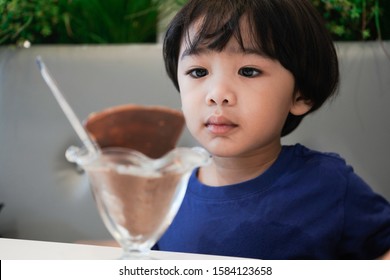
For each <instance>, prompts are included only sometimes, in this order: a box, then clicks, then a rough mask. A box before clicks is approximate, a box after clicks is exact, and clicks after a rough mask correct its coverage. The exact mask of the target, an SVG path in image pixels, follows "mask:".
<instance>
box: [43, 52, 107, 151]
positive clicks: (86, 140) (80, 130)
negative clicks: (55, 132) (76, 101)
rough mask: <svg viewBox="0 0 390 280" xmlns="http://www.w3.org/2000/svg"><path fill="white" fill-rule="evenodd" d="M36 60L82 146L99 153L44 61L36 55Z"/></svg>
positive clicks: (97, 147)
mask: <svg viewBox="0 0 390 280" xmlns="http://www.w3.org/2000/svg"><path fill="white" fill-rule="evenodd" d="M36 62H37V64H38V66H39V70H40V72H41V75H42V77H43V79H44V80H45V82H46V84H47V85H48V86H49V88H50V90H51V92H52V93H53V95H54V97H55V98H56V99H57V102H58V104H59V105H60V106H61V108H62V110H63V111H64V113H65V115H66V117H67V118H68V120H69V122H70V124H71V125H72V127H73V129H74V130H75V131H76V133H77V135H78V136H79V137H80V139H81V141H82V142H83V144H84V146H85V147H86V149H87V150H88V152H89V154H90V155H91V156H92V155H97V154H99V153H100V148H99V146H98V145H97V143H96V142H95V141H93V140H92V139H91V137H90V136H89V134H88V132H87V131H86V130H85V129H84V127H83V125H82V124H81V122H80V120H79V119H78V118H77V116H76V114H75V113H74V111H73V109H72V107H70V105H69V103H68V102H67V101H66V99H65V97H64V95H63V94H62V93H61V91H60V90H59V88H58V86H57V84H56V82H55V80H54V79H53V78H52V76H51V75H50V73H49V71H48V69H47V67H46V65H45V63H43V61H42V58H41V57H40V56H37V57H36Z"/></svg>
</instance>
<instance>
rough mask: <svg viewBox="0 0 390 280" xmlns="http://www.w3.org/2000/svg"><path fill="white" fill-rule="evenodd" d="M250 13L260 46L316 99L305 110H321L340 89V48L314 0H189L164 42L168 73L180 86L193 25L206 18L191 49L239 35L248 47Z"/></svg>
mask: <svg viewBox="0 0 390 280" xmlns="http://www.w3.org/2000/svg"><path fill="white" fill-rule="evenodd" d="M242 16H246V19H247V21H248V23H249V26H250V27H251V28H252V30H251V37H252V41H253V44H254V46H255V47H256V49H258V50H259V51H260V52H261V53H262V54H264V55H265V56H266V57H268V58H271V59H275V60H278V61H279V62H280V63H281V65H283V67H284V68H286V69H287V70H289V71H290V72H291V73H292V75H293V76H294V79H295V89H296V91H299V92H300V93H301V95H302V98H304V99H305V100H307V101H309V102H311V104H312V108H311V109H310V111H309V112H308V113H306V114H305V115H307V114H309V113H311V112H313V111H315V110H317V109H318V108H320V107H321V106H322V104H323V103H324V102H325V101H326V100H327V99H328V98H329V97H330V96H332V95H334V93H335V92H336V90H337V86H338V82H339V68H338V59H337V54H336V50H335V47H334V44H333V41H332V38H331V35H330V34H329V32H328V30H327V29H326V28H325V25H324V22H323V20H322V17H321V16H320V15H319V13H318V12H317V10H316V9H315V8H314V7H313V6H312V4H311V3H310V2H309V1H308V0H189V1H188V2H187V4H186V5H185V6H184V7H183V8H182V9H181V10H180V11H179V12H178V13H177V14H176V16H175V17H174V18H173V20H172V21H171V23H170V25H169V27H168V29H167V32H166V35H165V38H164V43H163V57H164V62H165V67H166V70H167V73H168V76H169V77H170V79H171V80H172V81H173V83H174V85H175V87H176V88H177V90H179V91H180V89H179V84H178V78H177V67H178V59H179V52H180V46H181V43H182V40H183V39H187V38H188V30H189V28H190V26H191V25H192V24H193V23H194V22H195V21H197V20H200V21H201V25H200V28H199V31H198V32H197V34H196V36H195V38H193V39H192V41H191V42H187V43H189V44H190V51H191V49H192V50H195V49H196V48H197V47H198V45H199V44H206V45H207V48H209V49H212V50H216V51H222V50H223V49H224V47H225V46H226V44H227V43H228V41H229V40H230V38H231V37H232V36H234V38H235V39H236V40H237V42H238V43H239V44H240V46H241V48H242V49H243V50H245V46H244V44H243V41H242V38H241V33H240V19H241V18H242ZM305 115H300V116H295V115H292V114H291V113H290V114H289V115H288V117H287V119H286V122H285V124H284V127H283V129H282V133H281V136H285V135H287V134H289V133H290V132H292V131H293V130H294V129H295V128H296V127H297V126H298V125H299V123H300V122H301V121H302V119H303V117H304V116H305Z"/></svg>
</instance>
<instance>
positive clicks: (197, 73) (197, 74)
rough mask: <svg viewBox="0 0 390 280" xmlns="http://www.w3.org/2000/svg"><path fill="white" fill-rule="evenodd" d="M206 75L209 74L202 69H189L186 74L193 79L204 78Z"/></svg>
mask: <svg viewBox="0 0 390 280" xmlns="http://www.w3.org/2000/svg"><path fill="white" fill-rule="evenodd" d="M208 73H209V72H208V71H207V70H206V69H204V68H196V69H191V70H190V71H188V72H187V74H188V75H190V76H191V77H193V78H202V77H204V76H206V75H207V74H208Z"/></svg>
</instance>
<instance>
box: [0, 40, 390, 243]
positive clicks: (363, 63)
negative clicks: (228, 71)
mask: <svg viewBox="0 0 390 280" xmlns="http://www.w3.org/2000/svg"><path fill="white" fill-rule="evenodd" d="M338 47H339V53H340V57H341V70H342V85H341V90H340V95H339V96H338V97H337V99H335V100H334V101H333V102H332V103H330V104H328V105H327V106H326V107H324V108H323V109H322V110H321V111H319V112H318V113H316V114H314V115H313V116H309V117H307V119H305V120H304V121H303V123H302V125H301V127H299V128H298V130H297V131H296V132H294V133H293V134H292V135H290V136H288V137H286V139H284V142H285V143H295V142H301V143H303V144H305V145H308V146H310V147H312V148H316V149H320V150H324V151H334V152H338V153H340V154H341V155H343V156H344V157H345V158H346V159H347V160H348V162H350V163H351V164H352V165H353V166H354V167H355V169H356V171H357V172H358V173H359V174H361V175H362V176H363V177H364V178H365V179H366V181H367V182H369V183H370V184H371V185H372V187H373V188H374V189H375V190H377V191H378V192H380V193H382V194H383V195H385V196H386V197H387V198H388V199H390V186H389V182H390V172H389V171H390V170H389V168H388V166H389V164H388V160H389V158H390V149H389V148H388V143H390V125H389V119H390V111H389V105H390V91H389V88H390V58H388V57H386V55H385V54H384V52H383V50H382V49H381V48H380V45H379V44H378V43H373V44H372V43H371V44H369V43H367V44H364V45H363V46H354V45H350V44H338ZM385 47H386V49H387V51H388V52H390V44H389V43H386V46H385ZM36 55H42V57H43V59H44V61H45V62H46V64H47V66H48V67H49V69H50V70H51V72H52V74H53V75H54V76H55V77H56V79H57V81H58V84H59V86H60V88H61V89H62V90H63V92H64V94H65V95H66V96H67V99H68V101H69V103H70V104H71V105H72V106H73V107H74V109H75V112H76V113H77V114H78V116H79V117H80V118H81V119H84V118H85V117H86V116H87V115H88V114H89V113H90V112H93V111H97V110H101V109H103V108H106V107H109V106H114V105H119V104H123V103H138V104H150V105H165V106H169V107H173V108H180V104H179V97H178V93H177V92H176V90H175V89H174V87H173V86H172V84H171V82H170V81H169V79H168V78H167V76H166V74H165V70H164V67H163V62H162V57H161V46H160V45H122V46H111V47H102V46H93V47H92V46H89V47H83V46H75V47H58V46H56V47H32V48H30V49H21V50H15V49H7V48H0V203H1V202H4V203H5V207H4V209H3V210H2V212H0V235H2V236H8V237H16V238H27V239H37V240H52V241H64V242H72V241H76V240H81V239H105V238H109V237H110V236H109V234H108V232H107V230H106V229H105V227H104V226H103V223H102V222H101V220H100V218H99V216H98V214H97V210H96V208H95V205H94V202H93V199H92V196H91V193H90V190H89V186H88V184H87V181H86V178H85V176H84V175H83V174H79V173H77V172H76V170H75V168H74V166H73V165H72V164H70V163H68V162H67V161H66V159H65V157H64V152H65V150H66V148H67V147H69V146H70V145H74V144H76V145H77V144H79V140H78V138H77V136H76V135H75V133H74V131H73V130H72V128H71V126H70V124H69V123H68V121H67V119H66V118H65V116H64V114H63V113H62V111H61V109H60V107H59V106H58V104H57V103H56V101H55V99H54V97H53V96H52V94H51V93H50V91H49V89H48V88H47V86H46V85H45V84H44V82H43V80H42V78H41V76H40V74H39V71H38V69H37V66H36V64H35V61H34V58H35V56H36ZM180 145H181V146H193V145H196V143H195V142H194V140H192V138H191V137H190V136H189V135H188V133H187V132H185V133H184V135H183V138H182V140H181V141H180Z"/></svg>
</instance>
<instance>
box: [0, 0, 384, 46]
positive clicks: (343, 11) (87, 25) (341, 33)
mask: <svg viewBox="0 0 390 280" xmlns="http://www.w3.org/2000/svg"><path fill="white" fill-rule="evenodd" d="M187 1H188V0H0V16H1V18H0V45H23V44H24V43H25V42H30V43H32V44H111V43H134V42H136V43H140V42H156V38H157V33H158V32H159V30H158V22H160V24H161V22H162V25H163V28H164V26H165V25H166V24H167V21H166V20H164V19H165V18H170V16H171V15H172V14H173V13H175V11H176V10H177V9H178V8H180V7H181V6H182V5H183V4H184V3H185V2H187ZM210 1H212V0H210ZM296 1H298V0H296ZM311 2H312V3H313V4H314V6H315V7H316V8H317V9H318V11H319V12H320V13H321V14H322V16H323V17H324V19H325V22H326V25H327V28H328V29H329V30H330V32H331V34H332V36H333V38H334V40H349V41H351V40H377V39H385V40H387V39H390V1H389V0H386V1H385V0H381V1H380V0H311Z"/></svg>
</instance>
